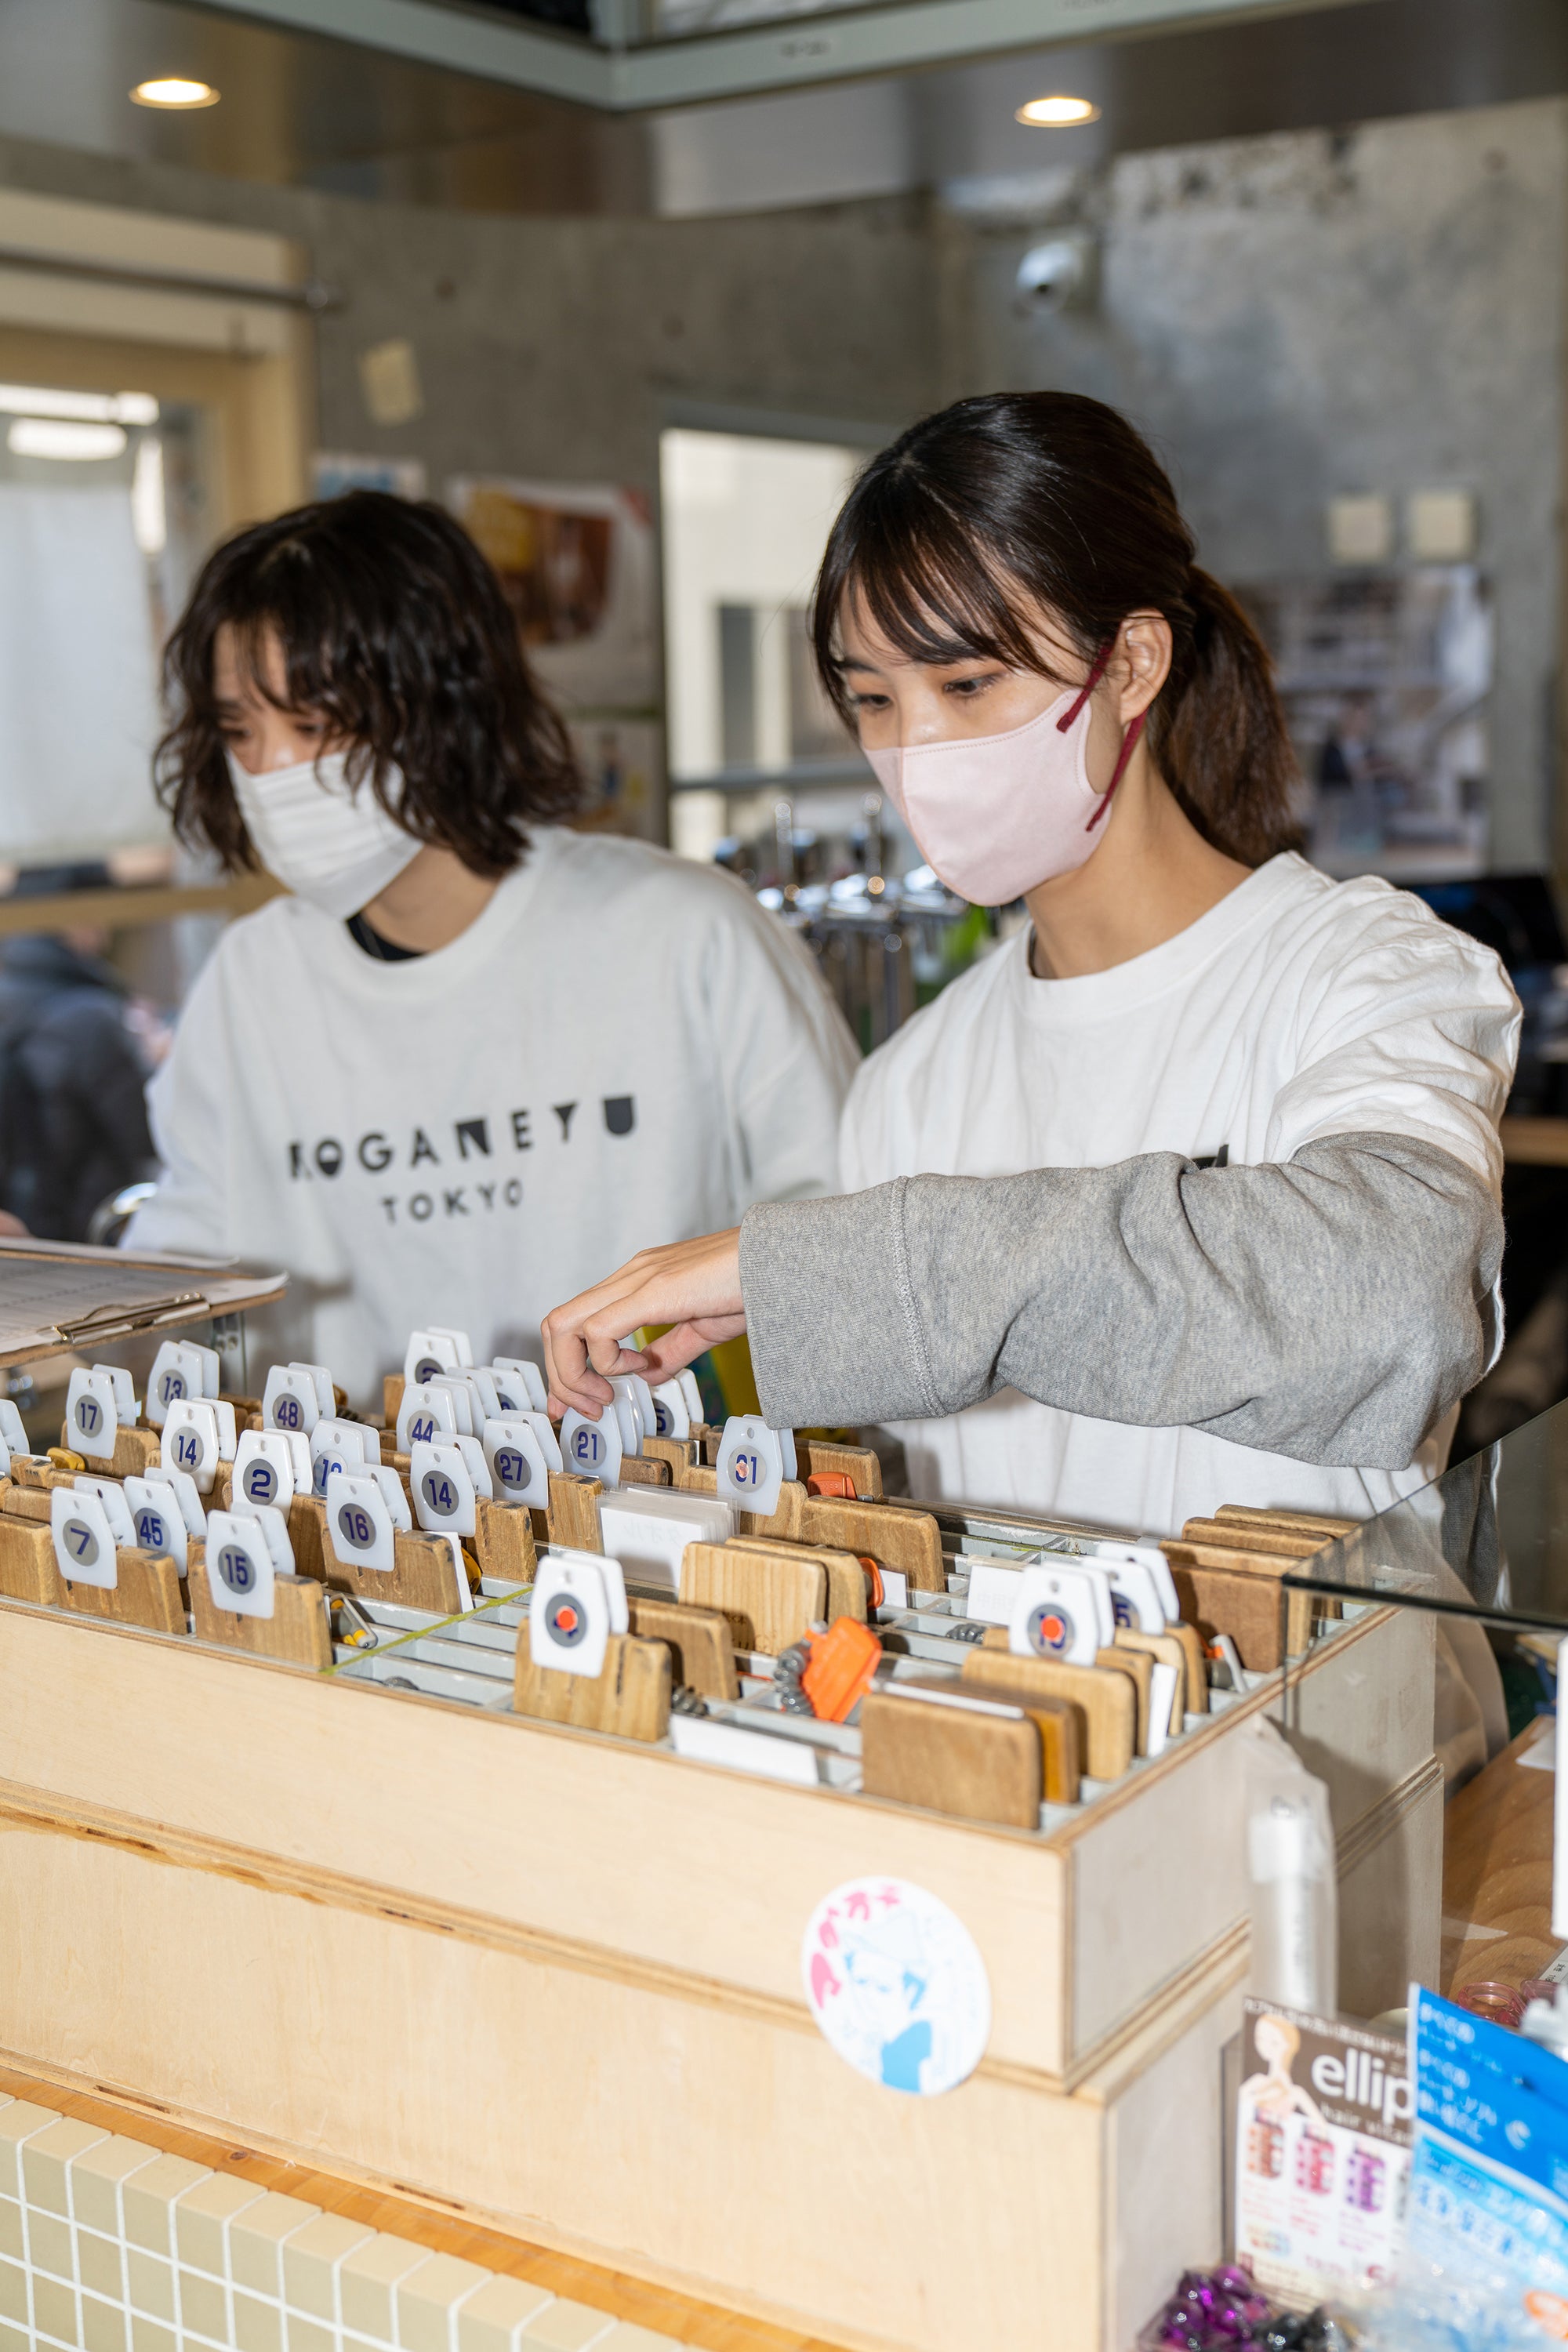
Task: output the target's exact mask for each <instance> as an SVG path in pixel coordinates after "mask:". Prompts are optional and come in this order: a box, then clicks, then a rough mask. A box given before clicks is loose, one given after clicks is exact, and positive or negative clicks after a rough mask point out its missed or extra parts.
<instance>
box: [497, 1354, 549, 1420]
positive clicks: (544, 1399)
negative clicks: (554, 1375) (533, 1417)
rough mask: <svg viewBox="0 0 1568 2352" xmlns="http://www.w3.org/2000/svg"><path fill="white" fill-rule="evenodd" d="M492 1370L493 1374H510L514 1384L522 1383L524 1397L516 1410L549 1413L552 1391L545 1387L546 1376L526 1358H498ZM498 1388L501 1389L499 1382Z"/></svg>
mask: <svg viewBox="0 0 1568 2352" xmlns="http://www.w3.org/2000/svg"><path fill="white" fill-rule="evenodd" d="M490 1370H491V1372H492V1373H495V1372H505V1373H509V1374H510V1377H511V1380H512V1381H514V1382H516V1381H521V1386H522V1395H521V1399H520V1400H519V1402H518V1405H517V1407H515V1408H514V1410H518V1411H521V1412H548V1410H549V1406H550V1391H549V1390H548V1389H547V1388H546V1387H545V1385H544V1374H543V1373H542V1371H541V1370H540V1368H539V1366H538V1365H537V1364H534V1363H531V1362H530V1361H529V1360H528V1358H527V1357H526V1356H498V1357H497V1358H496V1360H495V1361H494V1363H493V1364H492V1365H491V1366H490ZM497 1386H498V1388H499V1386H500V1383H499V1381H498V1383H497Z"/></svg>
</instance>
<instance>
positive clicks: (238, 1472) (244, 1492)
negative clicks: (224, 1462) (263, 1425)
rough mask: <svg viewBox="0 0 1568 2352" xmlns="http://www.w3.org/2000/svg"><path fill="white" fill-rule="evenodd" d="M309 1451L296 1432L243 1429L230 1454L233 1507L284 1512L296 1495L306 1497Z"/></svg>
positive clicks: (309, 1465) (308, 1446)
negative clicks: (232, 1476)
mask: <svg viewBox="0 0 1568 2352" xmlns="http://www.w3.org/2000/svg"><path fill="white" fill-rule="evenodd" d="M311 1466H312V1465H311V1462H310V1445H309V1443H308V1441H307V1440H306V1439H305V1438H304V1437H302V1436H301V1435H300V1433H299V1431H298V1430H284V1429H247V1430H244V1431H242V1433H241V1434H240V1440H239V1444H237V1446H236V1447H235V1450H234V1507H235V1508H236V1510H240V1509H244V1510H257V1509H260V1508H271V1509H276V1510H284V1511H286V1510H287V1509H288V1507H289V1504H290V1503H291V1502H292V1501H293V1499H294V1496H296V1495H308V1494H309V1493H310V1483H311V1475H310V1474H311Z"/></svg>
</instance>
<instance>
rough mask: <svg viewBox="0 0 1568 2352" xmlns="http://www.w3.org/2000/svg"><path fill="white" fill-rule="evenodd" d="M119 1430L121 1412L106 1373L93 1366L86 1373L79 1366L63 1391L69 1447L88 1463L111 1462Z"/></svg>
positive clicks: (112, 1385)
mask: <svg viewBox="0 0 1568 2352" xmlns="http://www.w3.org/2000/svg"><path fill="white" fill-rule="evenodd" d="M119 1426H120V1408H119V1406H118V1404H117V1403H116V1402H115V1396H114V1382H113V1381H111V1380H110V1376H109V1374H108V1372H107V1371H103V1370H99V1369H98V1368H97V1367H96V1366H95V1367H94V1368H93V1370H91V1371H87V1370H83V1369H82V1367H81V1366H78V1368H77V1370H75V1371H74V1372H73V1373H72V1374H71V1376H70V1386H69V1387H68V1389H67V1391H66V1427H67V1429H68V1431H69V1432H70V1442H71V1444H72V1445H73V1446H74V1447H75V1449H76V1451H77V1452H78V1453H79V1454H86V1455H87V1457H88V1459H89V1462H112V1460H113V1459H114V1433H115V1431H116V1430H117V1429H118V1428H119Z"/></svg>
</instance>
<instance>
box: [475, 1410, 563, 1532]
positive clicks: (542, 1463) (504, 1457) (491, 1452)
mask: <svg viewBox="0 0 1568 2352" xmlns="http://www.w3.org/2000/svg"><path fill="white" fill-rule="evenodd" d="M482 1443H483V1445H484V1449H485V1460H486V1461H487V1462H488V1463H489V1472H490V1476H491V1478H492V1479H493V1480H494V1482H495V1486H496V1489H497V1492H498V1493H499V1494H500V1497H501V1499H502V1501H503V1502H507V1503H527V1504H529V1505H530V1506H531V1507H532V1508H533V1509H534V1510H536V1511H542V1510H546V1509H548V1507H549V1504H550V1465H549V1463H548V1462H547V1461H546V1460H545V1458H544V1448H543V1447H542V1445H541V1444H540V1442H539V1433H538V1431H537V1430H536V1429H535V1428H534V1426H533V1423H532V1422H531V1420H530V1419H528V1418H526V1417H525V1416H524V1415H523V1414H521V1413H505V1414H502V1415H501V1416H500V1419H498V1420H495V1421H487V1422H486V1423H485V1433H484V1438H483V1440H482Z"/></svg>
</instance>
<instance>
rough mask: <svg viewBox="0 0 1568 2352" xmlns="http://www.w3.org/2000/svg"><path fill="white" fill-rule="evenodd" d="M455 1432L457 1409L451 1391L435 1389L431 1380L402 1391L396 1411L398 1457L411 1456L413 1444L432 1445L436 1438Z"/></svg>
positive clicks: (450, 1435)
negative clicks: (399, 1455)
mask: <svg viewBox="0 0 1568 2352" xmlns="http://www.w3.org/2000/svg"><path fill="white" fill-rule="evenodd" d="M457 1433H458V1408H457V1406H456V1405H455V1404H454V1403H453V1402H452V1391H451V1390H450V1389H448V1388H437V1386H436V1383H435V1382H434V1381H416V1383H415V1385H414V1386H413V1387H412V1388H408V1389H405V1390H404V1391H403V1402H402V1403H401V1405H399V1407H398V1409H397V1450H398V1452H399V1454H412V1453H413V1451H414V1448H415V1447H416V1445H434V1444H435V1443H436V1441H437V1438H440V1437H455V1436H456V1435H457Z"/></svg>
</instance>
